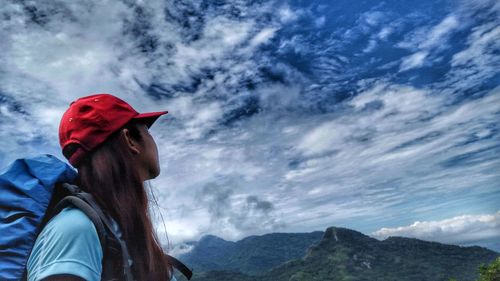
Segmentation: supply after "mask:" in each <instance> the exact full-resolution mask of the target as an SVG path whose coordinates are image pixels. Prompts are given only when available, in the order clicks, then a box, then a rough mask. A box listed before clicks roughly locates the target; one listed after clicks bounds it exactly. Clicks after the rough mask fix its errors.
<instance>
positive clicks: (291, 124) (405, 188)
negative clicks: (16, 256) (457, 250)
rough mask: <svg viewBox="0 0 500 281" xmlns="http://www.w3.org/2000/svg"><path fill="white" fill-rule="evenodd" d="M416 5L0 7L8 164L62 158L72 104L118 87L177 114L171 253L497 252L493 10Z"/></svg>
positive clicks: (167, 189) (162, 195)
mask: <svg viewBox="0 0 500 281" xmlns="http://www.w3.org/2000/svg"><path fill="white" fill-rule="evenodd" d="M414 2H415V1H406V2H405V3H402V2H401V1H397V0H386V1H383V2H382V1H361V0H359V1H354V2H353V1H347V0H339V1H326V0H325V1H268V0H260V1H236V0H235V1H224V0H221V1H187V0H186V1H180V0H172V1H132V0H123V1H62V0H61V1H57V0H54V1H53V0H50V1H49V0H47V1H8V0H0V38H1V40H0V50H1V52H0V166H2V167H4V166H6V165H7V164H8V163H10V162H11V161H13V160H14V159H16V158H19V157H26V156H31V155H36V154H38V153H50V154H54V155H56V156H58V157H60V158H63V157H62V154H61V153H60V151H59V146H58V145H59V144H58V137H57V129H58V125H59V120H60V117H61V115H62V113H63V112H64V111H65V109H66V108H67V106H68V105H69V103H70V102H72V101H73V100H75V99H77V98H78V97H81V96H85V95H89V94H92V93H103V92H106V93H112V94H115V95H117V96H119V97H121V98H122V99H124V100H126V101H128V102H129V103H131V104H132V105H133V106H134V107H135V108H136V109H138V110H139V111H159V110H169V112H170V113H169V114H168V115H167V116H165V117H162V118H161V119H159V120H158V122H157V123H155V125H154V126H153V127H152V129H151V132H152V134H153V136H154V137H155V140H156V141H157V144H158V147H159V151H160V158H161V167H162V173H161V175H160V176H159V177H158V178H156V179H154V180H152V181H150V185H151V187H152V188H153V189H154V190H155V191H156V194H157V197H158V202H159V206H160V208H159V211H160V212H161V214H162V216H163V218H164V221H165V227H163V225H162V224H158V225H159V226H160V228H159V229H160V232H162V235H161V236H162V237H164V238H163V239H164V240H165V241H166V240H167V238H165V237H166V235H165V233H164V232H165V230H166V234H167V235H168V240H169V241H170V243H171V245H172V247H173V246H174V245H178V244H179V243H181V242H183V241H188V240H197V239H199V238H200V237H201V236H202V235H205V234H214V235H217V236H220V237H222V238H224V239H227V240H233V241H234V240H238V239H241V238H243V237H245V236H248V235H259V234H264V233H269V232H310V231H314V230H324V229H325V228H326V227H328V226H342V227H348V228H352V229H355V230H358V231H361V232H363V233H366V234H369V235H372V236H375V237H377V238H380V239H383V238H385V237H387V236H391V235H392V236H394V235H398V236H408V237H417V238H421V239H426V240H432V241H440V242H444V243H453V244H460V245H483V246H487V247H489V248H491V249H495V250H497V251H500V242H499V241H500V212H499V211H500V204H499V202H500V185H499V183H500V173H499V171H500V159H499V156H500V153H499V152H500V131H499V122H498V121H499V119H500V118H499V117H500V87H499V85H500V73H499V71H498V69H500V55H499V53H500V20H499V18H500V15H499V14H500V4H499V2H498V1H494V0H492V1H488V0H474V1H472V0H468V1H458V0H452V1H442V0H441V1H436V0H424V1H416V3H414ZM157 217H160V216H159V215H158V216H157Z"/></svg>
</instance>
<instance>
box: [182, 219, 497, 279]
mask: <svg viewBox="0 0 500 281" xmlns="http://www.w3.org/2000/svg"><path fill="white" fill-rule="evenodd" d="M320 233H322V232H313V233H308V234H297V233H290V234H283V233H280V234H267V235H264V236H265V237H264V236H251V237H248V238H245V239H243V240H240V241H238V242H235V243H234V244H233V246H231V247H230V250H227V249H228V248H224V247H222V248H220V249H221V250H222V251H225V252H224V253H231V257H232V258H226V259H224V258H223V259H222V260H223V261H224V262H226V261H229V262H228V263H227V264H226V266H222V265H223V264H224V263H223V262H217V264H218V266H219V268H218V269H217V270H213V269H212V270H211V271H206V272H200V270H196V268H194V269H195V270H194V272H195V276H194V278H193V279H192V280H193V281H197V280H206V281H210V280H214V281H215V280H217V281H229V280H235V281H236V280H238V281H281V280H283V281H285V280H286V281H300V280H308V281H309V280H313V281H314V280H317V281H325V280H331V281H336V280H353V281H354V280H361V281H363V280H366V281H377V280H380V281H391V280H394V281H396V280H397V281H417V280H418V281H421V280H432V281H441V280H443V281H448V280H449V279H450V278H457V279H459V280H475V279H476V278H477V276H478V272H477V268H478V266H479V265H480V264H481V263H489V262H491V261H493V260H494V259H495V258H496V257H498V256H500V254H499V253H496V252H493V251H491V250H488V249H485V248H481V247H477V246H476V247H460V246H455V245H446V244H441V243H436V242H427V241H422V240H418V239H413V238H402V237H390V238H388V239H386V240H384V241H379V240H377V239H374V238H371V237H369V236H366V235H364V234H362V233H360V232H357V231H354V230H350V229H346V228H338V227H329V228H327V229H326V231H325V232H324V233H323V237H322V238H321V239H320V240H319V241H312V243H311V245H310V247H309V248H308V249H307V251H306V253H305V255H303V256H302V257H301V258H295V259H291V260H288V261H285V262H283V263H281V264H280V265H277V266H274V267H273V268H272V269H270V270H268V271H260V272H255V269H257V268H258V267H259V266H260V267H261V268H265V267H266V266H265V265H264V263H265V261H273V262H277V261H278V260H282V259H283V258H284V255H283V252H284V251H285V248H284V245H289V247H290V248H291V249H294V250H291V251H290V252H294V251H297V250H298V249H299V248H300V247H301V246H303V243H299V244H300V246H298V245H296V243H297V242H299V241H300V240H301V239H302V238H301V237H304V235H306V236H305V237H309V238H311V236H314V235H318V234H320ZM307 235H310V236H307ZM211 239H214V238H213V237H212V238H211ZM219 239H220V238H219ZM202 241H203V239H202V240H200V242H199V243H198V245H196V247H195V249H196V248H197V247H200V248H203V247H205V246H204V245H203V243H202ZM219 242H221V241H219ZM225 242H227V241H225ZM229 243H231V242H229ZM259 243H264V245H261V244H259ZM221 245H222V244H221ZM227 245H229V244H227ZM242 245H244V247H242ZM205 249H206V248H205ZM211 249H212V250H216V248H214V247H212V248H211ZM235 249H238V250H237V251H236V252H238V255H234V254H233V253H235V252H234V251H235ZM243 249H246V250H243ZM263 249H265V250H263ZM244 251H248V255H246V256H245V252H244ZM273 252H274V253H275V254H276V257H274V255H273V254H272V253H273ZM259 253H265V256H259ZM196 254H200V252H192V253H191V255H190V259H191V260H190V261H193V260H196V259H198V260H201V259H205V257H203V258H202V257H196ZM214 255H216V254H215V253H212V257H213V256H214ZM185 257H187V256H185ZM236 257H238V258H236ZM181 259H183V260H184V261H185V262H186V263H187V264H189V266H193V267H194V266H195V265H191V264H190V261H188V260H186V259H184V257H182V258H181ZM256 260H257V261H261V262H260V263H255V264H253V263H252V261H256ZM239 261H240V262H241V267H240V269H239V268H238V262H239ZM249 264H253V267H250V266H249ZM257 265H258V266H257ZM267 267H270V266H267ZM221 268H225V269H224V270H222V269H221ZM249 268H253V269H254V271H253V273H254V274H253V275H252V274H251V273H250V271H249V270H248V269H249ZM244 270H245V271H244ZM181 279H182V278H180V279H179V280H181Z"/></svg>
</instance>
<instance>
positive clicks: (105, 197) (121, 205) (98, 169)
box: [63, 121, 172, 281]
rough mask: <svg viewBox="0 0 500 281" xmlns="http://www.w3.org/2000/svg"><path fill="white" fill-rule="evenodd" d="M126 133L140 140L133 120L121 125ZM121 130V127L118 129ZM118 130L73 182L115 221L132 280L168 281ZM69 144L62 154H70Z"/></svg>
mask: <svg viewBox="0 0 500 281" xmlns="http://www.w3.org/2000/svg"><path fill="white" fill-rule="evenodd" d="M124 128H127V129H128V130H129V132H130V136H131V137H132V138H134V139H135V140H137V141H139V142H142V141H143V137H142V135H141V132H140V130H139V129H138V127H137V124H136V123H135V121H132V122H129V123H128V124H127V125H125V127H124ZM122 129H123V128H122ZM122 129H120V130H118V131H117V132H115V133H114V134H113V135H111V136H110V137H109V139H107V140H106V141H105V142H104V143H103V144H102V145H100V146H99V147H98V148H96V149H95V150H94V151H93V152H91V153H90V155H88V156H87V157H86V158H85V159H84V160H83V161H82V163H81V164H79V166H78V167H77V169H78V177H77V179H76V181H75V183H76V184H77V185H78V186H79V187H80V188H81V189H82V190H84V191H86V192H88V193H90V194H92V195H93V196H94V198H95V199H96V201H97V202H98V203H99V204H100V205H101V207H102V208H103V209H104V210H105V211H106V212H107V213H108V214H109V215H110V216H111V217H113V218H114V219H115V220H116V222H117V223H118V224H119V226H120V229H121V232H122V234H123V239H124V240H125V242H126V243H127V247H128V248H129V252H130V255H131V256H132V259H133V262H134V264H133V266H132V270H133V274H134V278H135V279H136V280H155V281H156V280H159V281H161V280H170V279H171V275H172V266H171V265H169V263H168V262H167V259H166V258H165V255H164V254H163V250H162V248H161V244H160V243H159V240H158V237H157V236H156V233H155V231H154V228H153V224H152V222H151V217H150V213H149V206H148V196H147V192H146V190H145V187H144V183H143V182H142V181H141V178H140V176H139V173H138V171H137V169H136V168H135V166H134V160H133V157H132V156H133V155H132V153H131V152H130V150H129V149H128V148H127V144H126V143H125V140H124V138H123V137H121V136H120V132H121V131H122ZM72 149H74V148H72V147H70V148H69V149H68V150H66V149H65V150H64V151H63V153H64V154H65V156H67V155H66V154H69V155H70V154H71V151H70V150H72Z"/></svg>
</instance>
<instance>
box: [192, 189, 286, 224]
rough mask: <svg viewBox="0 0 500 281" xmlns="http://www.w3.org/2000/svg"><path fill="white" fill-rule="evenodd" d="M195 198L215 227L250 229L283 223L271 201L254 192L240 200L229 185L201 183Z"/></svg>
mask: <svg viewBox="0 0 500 281" xmlns="http://www.w3.org/2000/svg"><path fill="white" fill-rule="evenodd" d="M232 188H234V187H232ZM196 198H197V201H198V202H200V203H201V204H202V205H203V206H204V207H205V208H207V210H208V213H209V214H210V216H211V220H212V224H213V226H212V228H214V229H216V228H221V227H222V228H226V227H228V226H229V227H234V228H236V229H237V230H240V231H249V230H251V229H267V230H275V229H278V228H280V227H284V223H283V222H280V221H279V220H278V219H277V217H276V214H275V213H274V212H273V211H274V206H273V204H272V203H271V202H270V201H267V200H263V199H261V198H259V196H256V195H248V196H246V198H245V199H244V200H241V198H240V197H238V196H236V194H235V193H234V191H233V190H232V189H231V187H224V186H223V185H222V184H217V183H209V184H206V185H205V186H203V188H202V189H201V190H200V192H198V193H197V195H196Z"/></svg>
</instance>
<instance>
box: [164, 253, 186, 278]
mask: <svg viewBox="0 0 500 281" xmlns="http://www.w3.org/2000/svg"><path fill="white" fill-rule="evenodd" d="M165 256H166V258H167V260H168V262H169V263H170V264H171V265H172V266H173V267H175V268H177V270H179V271H180V272H181V273H182V274H184V276H186V278H187V279H188V280H191V277H192V276H193V272H192V271H191V270H190V269H189V268H188V267H187V266H186V265H185V264H183V263H182V262H181V261H179V260H178V259H176V258H174V257H172V256H171V255H167V254H165Z"/></svg>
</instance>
